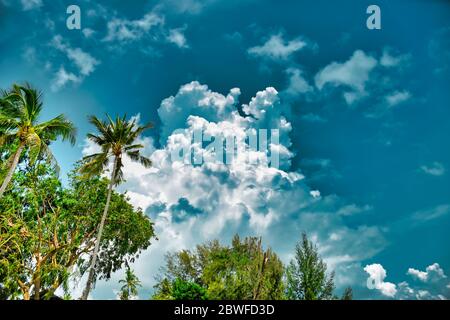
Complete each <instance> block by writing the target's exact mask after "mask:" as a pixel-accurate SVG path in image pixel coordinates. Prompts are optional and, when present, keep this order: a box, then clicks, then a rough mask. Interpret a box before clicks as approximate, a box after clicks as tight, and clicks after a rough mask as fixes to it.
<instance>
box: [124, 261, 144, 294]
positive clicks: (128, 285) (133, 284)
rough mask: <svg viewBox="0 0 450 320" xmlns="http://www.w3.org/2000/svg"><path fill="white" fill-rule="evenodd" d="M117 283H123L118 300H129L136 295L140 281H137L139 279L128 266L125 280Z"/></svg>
mask: <svg viewBox="0 0 450 320" xmlns="http://www.w3.org/2000/svg"><path fill="white" fill-rule="evenodd" d="M119 283H123V286H122V287H121V288H120V294H119V298H120V300H129V299H130V298H132V297H136V296H137V295H138V288H139V287H141V281H139V278H138V277H137V276H136V274H135V273H134V271H133V270H131V269H130V267H129V266H128V265H127V270H126V272H125V279H122V280H119Z"/></svg>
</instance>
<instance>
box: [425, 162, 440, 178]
mask: <svg viewBox="0 0 450 320" xmlns="http://www.w3.org/2000/svg"><path fill="white" fill-rule="evenodd" d="M420 170H422V171H423V172H425V173H426V174H429V175H431V176H436V177H439V176H442V175H444V174H445V167H444V165H443V164H442V163H440V162H437V161H435V162H433V163H432V164H430V165H423V166H421V167H420Z"/></svg>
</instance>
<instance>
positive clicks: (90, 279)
mask: <svg viewBox="0 0 450 320" xmlns="http://www.w3.org/2000/svg"><path fill="white" fill-rule="evenodd" d="M116 167H117V157H116V158H115V159H114V165H113V171H112V173H111V180H110V182H109V188H108V196H107V198H106V204H105V209H104V210H103V215H102V220H101V221H100V225H99V228H98V234H97V239H96V240H95V248H94V252H93V253H92V257H91V266H90V270H89V276H88V279H87V282H86V287H85V288H84V291H83V295H82V296H81V300H87V298H88V296H89V292H91V288H92V285H93V283H94V276H95V264H96V263H97V256H98V251H99V249H100V241H101V239H102V233H103V227H104V226H105V220H106V216H107V215H108V209H109V203H110V201H111V194H112V189H113V186H114V177H115V172H116Z"/></svg>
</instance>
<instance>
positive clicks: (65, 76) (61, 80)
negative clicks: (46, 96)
mask: <svg viewBox="0 0 450 320" xmlns="http://www.w3.org/2000/svg"><path fill="white" fill-rule="evenodd" d="M69 82H72V83H80V82H81V79H80V78H79V77H78V76H76V75H75V74H73V73H71V72H67V71H66V69H64V67H63V66H61V67H60V68H59V70H58V71H57V72H56V73H55V76H54V78H53V81H52V84H51V86H50V89H51V90H52V91H58V90H59V89H61V88H63V87H64V86H66V84H68V83H69Z"/></svg>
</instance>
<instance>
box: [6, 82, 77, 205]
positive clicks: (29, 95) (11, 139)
mask: <svg viewBox="0 0 450 320" xmlns="http://www.w3.org/2000/svg"><path fill="white" fill-rule="evenodd" d="M42 109H43V102H42V93H41V92H39V91H37V90H36V89H34V88H32V87H31V86H30V85H28V84H26V85H23V86H21V85H17V84H14V85H13V86H12V88H11V89H9V90H7V91H2V92H1V97H0V147H3V146H15V148H14V149H10V150H9V157H8V159H7V160H6V161H2V168H1V169H2V170H1V171H2V172H1V173H2V186H1V189H0V197H1V196H2V195H3V193H4V191H5V189H6V187H7V185H8V184H9V182H10V179H11V177H12V174H13V173H14V171H15V169H16V166H17V164H18V160H19V157H20V156H21V155H22V152H23V151H26V152H27V157H28V161H29V162H30V164H34V163H35V162H36V161H37V160H38V159H40V158H46V159H48V160H49V161H51V162H52V163H53V165H55V166H56V161H55V160H54V158H53V155H52V153H51V151H50V149H49V147H48V146H49V144H50V142H52V141H55V140H56V139H58V138H62V139H63V140H69V141H70V142H71V143H72V144H74V143H75V136H76V129H75V127H74V125H73V123H72V122H70V121H69V120H67V119H66V118H65V116H64V115H62V114H60V115H58V116H56V117H55V118H53V119H51V120H48V121H44V122H39V117H40V115H41V113H42ZM4 156H5V154H4V153H3V154H2V157H4ZM2 160H3V159H2ZM5 170H6V171H8V174H5Z"/></svg>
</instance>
